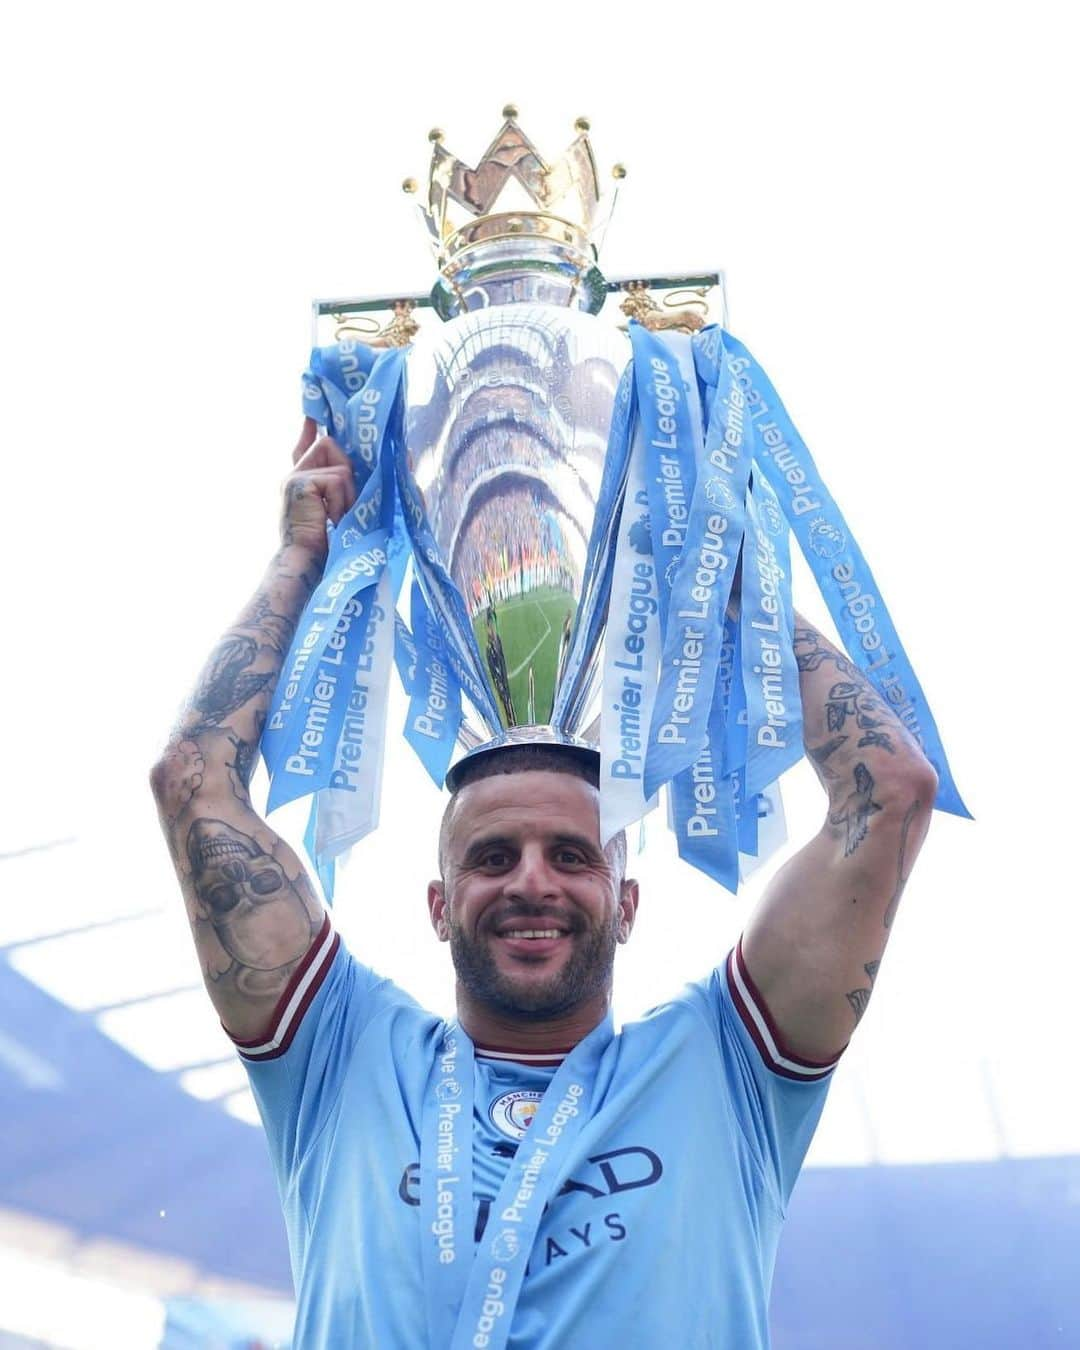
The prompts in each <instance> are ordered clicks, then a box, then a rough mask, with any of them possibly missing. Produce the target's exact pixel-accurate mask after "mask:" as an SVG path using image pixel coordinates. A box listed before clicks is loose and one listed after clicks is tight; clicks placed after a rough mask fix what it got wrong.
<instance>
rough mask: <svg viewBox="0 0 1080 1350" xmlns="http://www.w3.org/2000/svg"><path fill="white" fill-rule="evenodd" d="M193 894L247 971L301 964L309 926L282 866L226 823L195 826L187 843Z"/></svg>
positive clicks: (230, 952)
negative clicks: (295, 962) (291, 962)
mask: <svg viewBox="0 0 1080 1350" xmlns="http://www.w3.org/2000/svg"><path fill="white" fill-rule="evenodd" d="M187 854H188V861H189V862H190V863H191V879H192V884H193V886H194V888H195V894H196V895H197V896H198V898H199V901H200V903H201V904H202V905H203V906H204V908H205V909H206V910H207V912H208V914H209V916H210V922H211V924H212V925H213V928H214V932H215V933H216V934H217V936H218V941H219V942H220V943H221V945H222V947H224V949H225V951H226V952H227V953H228V955H229V956H230V957H232V959H233V960H234V961H235V962H236V963H237V965H238V966H244V967H246V968H247V969H249V970H277V969H279V968H280V967H281V966H284V965H287V964H288V963H289V962H290V961H297V960H299V959H300V957H301V956H303V954H304V953H305V951H307V948H308V945H309V943H310V942H311V920H310V917H309V915H308V912H307V909H306V908H305V906H304V902H303V899H302V898H301V896H300V893H299V891H297V889H296V887H295V886H294V885H293V884H292V882H291V881H290V880H289V878H288V877H287V876H286V875H285V870H284V868H283V867H282V866H281V864H280V863H279V862H278V861H277V859H276V858H274V857H273V856H272V855H271V854H269V853H266V852H265V851H264V850H263V849H261V848H260V847H259V845H258V844H257V843H256V842H255V840H254V839H252V838H251V836H250V835H246V834H241V833H240V831H239V830H234V829H233V827H232V826H231V825H227V824H226V823H225V822H224V821H223V820H197V821H196V822H195V823H194V825H192V827H191V832H190V834H189V835H188V841H187Z"/></svg>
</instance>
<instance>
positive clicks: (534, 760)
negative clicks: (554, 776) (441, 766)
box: [451, 743, 600, 797]
mask: <svg viewBox="0 0 1080 1350" xmlns="http://www.w3.org/2000/svg"><path fill="white" fill-rule="evenodd" d="M499 773H570V774H573V775H574V776H575V777H577V778H583V779H584V780H585V782H586V783H591V784H592V786H593V787H594V788H599V786H600V756H599V755H592V754H579V753H577V752H575V750H574V749H573V748H572V747H567V746H562V745H545V744H543V743H541V744H539V745H508V746H506V747H505V749H499V750H492V751H490V752H489V753H488V754H486V755H475V756H472V757H471V758H466V759H464V760H462V761H461V763H460V764H458V765H457V766H456V779H455V782H454V788H453V792H452V794H451V795H452V796H453V797H456V796H457V794H458V793H459V792H460V791H461V789H462V788H463V787H467V786H468V785H469V784H470V783H478V782H479V781H480V779H481V778H494V777H495V775H496V774H499Z"/></svg>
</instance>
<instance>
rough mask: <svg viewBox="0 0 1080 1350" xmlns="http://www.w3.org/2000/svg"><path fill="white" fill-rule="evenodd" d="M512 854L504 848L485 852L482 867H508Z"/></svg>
mask: <svg viewBox="0 0 1080 1350" xmlns="http://www.w3.org/2000/svg"><path fill="white" fill-rule="evenodd" d="M509 862H510V855H509V853H507V851H506V850H505V849H503V848H496V849H492V850H491V851H490V852H488V853H485V854H484V856H483V858H482V859H481V866H482V867H506V866H508V865H509Z"/></svg>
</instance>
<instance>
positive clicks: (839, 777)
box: [742, 616, 937, 1063]
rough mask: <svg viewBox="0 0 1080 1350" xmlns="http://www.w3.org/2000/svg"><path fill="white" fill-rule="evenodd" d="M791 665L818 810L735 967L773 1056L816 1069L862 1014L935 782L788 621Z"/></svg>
mask: <svg viewBox="0 0 1080 1350" xmlns="http://www.w3.org/2000/svg"><path fill="white" fill-rule="evenodd" d="M795 655H796V658H797V660H798V665H799V672H800V676H799V685H800V691H801V694H802V704H803V726H804V732H803V734H804V739H805V742H806V753H807V756H808V758H809V759H810V761H811V763H812V764H813V765H814V768H815V770H816V771H817V774H818V777H819V778H820V779H821V782H822V785H823V786H824V788H825V790H826V792H827V793H828V795H829V807H828V812H827V815H826V818H825V823H824V825H823V826H822V828H821V831H820V832H819V833H818V834H817V835H816V836H815V838H814V839H813V840H811V842H810V843H809V844H808V845H807V846H806V847H805V848H803V849H801V850H800V851H799V852H798V853H797V854H796V855H795V856H794V857H793V858H792V859H791V860H790V861H789V862H788V863H787V864H785V866H784V867H782V868H781V869H780V871H779V872H778V873H777V874H776V876H775V877H774V878H773V880H772V882H771V883H770V885H769V887H768V889H767V890H766V892H765V895H764V896H763V897H762V899H761V901H760V903H759V905H758V906H757V908H756V909H755V911H754V913H753V915H752V916H751V918H750V921H749V923H748V925H747V927H746V930H745V932H744V933H743V937H742V957H743V962H744V964H745V966H746V970H747V973H748V974H749V976H750V978H751V980H752V981H753V983H754V985H755V986H756V988H757V991H758V993H759V994H760V995H761V998H762V1000H763V1002H764V1004H765V1006H766V1007H767V1008H768V1010H769V1012H770V1014H771V1016H772V1019H773V1021H774V1023H775V1024H776V1029H777V1031H778V1032H779V1033H780V1036H781V1037H782V1038H783V1041H784V1045H785V1048H786V1049H787V1050H789V1051H790V1052H791V1053H792V1054H794V1055H797V1056H800V1057H801V1058H803V1059H807V1060H811V1061H814V1062H818V1063H825V1062H828V1061H831V1060H832V1059H835V1057H836V1056H837V1055H838V1054H839V1053H840V1051H841V1050H843V1049H844V1047H845V1046H846V1045H847V1042H848V1040H849V1038H850V1036H851V1032H852V1030H853V1029H854V1027H855V1025H856V1024H857V1023H858V1021H859V1019H860V1018H861V1017H862V1014H863V1012H864V1011H865V1009H866V1004H867V1002H868V1000H869V998H870V992H871V990H872V989H873V986H874V981H875V979H876V978H877V972H878V965H879V964H880V961H881V957H882V953H883V952H884V950H885V944H886V942H887V941H888V939H889V932H890V929H891V927H892V922H893V918H894V916H895V914H896V906H897V904H898V903H899V900H900V895H901V892H902V891H903V888H904V883H905V882H906V880H907V878H908V874H909V872H910V871H911V866H912V864H913V863H914V861H915V857H916V855H917V853H918V851H919V848H920V847H921V845H922V842H923V839H924V838H925V836H926V831H927V828H928V826H929V822H930V814H931V810H932V808H933V802H934V795H935V793H936V791H937V775H936V774H935V772H934V770H933V768H932V767H931V765H930V764H929V763H928V762H927V760H926V759H925V758H924V756H923V754H922V751H921V750H920V749H919V747H918V745H917V744H916V742H915V741H914V739H913V738H912V737H911V736H910V734H909V733H908V731H907V730H906V728H905V727H904V725H903V723H902V722H901V721H900V719H899V718H898V717H897V716H896V714H895V713H894V712H893V711H892V709H891V708H890V707H889V706H888V705H887V704H886V703H885V702H884V701H883V700H882V699H881V698H879V697H878V695H877V693H876V692H875V691H874V689H873V688H872V686H871V685H870V684H869V683H868V681H867V680H866V679H865V678H864V677H863V676H862V674H861V673H860V672H859V670H858V669H857V668H856V667H855V666H854V665H853V664H852V663H851V662H850V661H848V660H847V658H846V657H845V656H843V654H842V653H840V652H839V651H837V649H836V648H835V647H834V646H833V645H832V644H831V643H830V642H828V641H827V640H826V639H825V638H824V637H823V636H822V635H821V633H819V632H818V631H817V629H816V628H814V627H813V626H812V625H810V624H808V623H807V622H806V620H805V619H802V618H799V617H798V616H797V617H796V620H795Z"/></svg>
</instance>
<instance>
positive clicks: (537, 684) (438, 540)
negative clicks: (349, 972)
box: [262, 107, 966, 892]
mask: <svg viewBox="0 0 1080 1350" xmlns="http://www.w3.org/2000/svg"><path fill="white" fill-rule="evenodd" d="M503 118H504V121H503V124H502V127H501V128H500V130H499V132H498V134H497V135H496V137H495V139H494V140H493V141H492V143H491V145H490V146H489V147H488V149H487V151H486V152H485V154H484V156H483V157H482V159H481V160H480V162H479V164H478V165H477V167H476V168H472V167H470V166H469V165H468V164H466V163H465V162H464V161H462V160H460V159H457V158H456V157H455V156H453V155H452V154H451V153H449V151H448V150H447V149H446V148H445V146H444V144H443V135H442V133H441V132H439V131H433V132H432V133H431V141H432V144H433V154H432V161H431V170H430V175H429V183H428V192H427V200H426V204H424V205H423V206H422V207H421V211H422V214H423V217H424V220H425V222H426V224H427V227H428V229H429V231H430V234H431V237H432V240H433V242H434V245H435V252H436V256H437V260H438V266H439V272H440V275H439V279H438V281H437V282H436V284H435V287H434V290H433V291H432V292H431V293H430V295H423V296H420V295H413V296H400V295H398V296H392V297H388V296H379V297H371V298H366V299H351V300H332V301H322V302H318V303H317V304H316V306H315V316H316V324H317V341H318V339H319V337H320V331H319V330H320V329H321V328H322V327H324V326H325V325H326V324H328V323H329V324H331V325H332V333H331V334H330V336H331V339H332V340H331V341H329V342H324V343H322V345H316V347H315V349H314V350H313V352H312V357H311V364H310V368H309V370H308V372H307V373H306V375H305V377H304V409H305V412H306V414H307V415H308V416H311V417H314V418H315V419H316V420H317V421H319V422H320V423H322V424H323V425H325V426H326V427H327V428H328V429H329V430H330V432H331V433H332V434H333V435H334V436H335V438H336V439H337V440H338V441H339V443H340V444H342V446H343V448H344V449H345V450H346V452H347V453H348V455H349V457H350V460H351V462H352V465H353V469H354V473H355V477H356V484H357V489H358V493H357V500H356V504H355V506H354V507H353V508H352V510H351V511H350V512H349V513H348V515H347V516H346V517H345V518H344V519H343V520H342V521H341V522H340V524H339V525H338V527H337V528H336V529H335V530H334V532H333V537H332V539H331V543H330V553H329V558H328V561H327V566H326V571H325V575H324V577H323V581H322V583H321V585H320V586H319V588H318V589H317V591H316V592H315V594H314V595H313V596H312V598H311V601H310V602H309V605H308V607H307V609H306V611H305V613H304V616H303V618H302V620H301V622H300V624H299V626H298V629H297V634H296V638H295V640H294V643H293V647H292V649H291V651H290V653H289V656H288V659H287V660H286V663H285V666H284V669H283V673H282V676H281V680H280V683H279V685H278V688H277V691H276V693H275V696H274V700H273V703H272V705H271V715H270V718H269V721H268V723H267V728H266V731H265V734H264V738H263V745H262V749H263V753H264V757H265V759H266V762H267V766H268V769H269V771H270V776H271V791H270V800H269V803H268V809H273V808H275V807H276V806H279V805H282V804H283V803H284V802H286V801H289V800H292V799H294V798H297V797H300V796H304V795H307V794H315V801H314V806H313V812H312V820H311V826H310V828H309V833H308V841H307V842H308V847H309V850H310V851H311V853H312V856H313V858H314V860H315V862H316V865H317V866H318V868H319V871H320V875H321V876H322V879H323V883H324V886H325V887H326V889H327V891H328V892H329V891H330V890H331V889H332V877H333V866H332V863H333V859H334V857H335V856H337V855H338V854H340V853H342V852H343V851H344V850H345V849H347V848H348V847H349V846H350V845H351V844H352V843H354V842H356V840H358V839H360V838H361V837H363V835H364V834H366V833H367V832H368V831H369V830H370V829H372V828H374V826H375V825H376V824H377V821H378V801H379V789H380V779H381V772H382V757H383V749H384V744H385V720H386V695H387V688H388V684H389V679H390V667H391V665H392V664H396V666H397V669H398V672H399V675H400V677H401V680H402V683H403V685H404V688H405V691H406V693H407V695H408V696H409V700H410V702H409V712H408V717H407V720H406V727H405V736H406V739H407V740H408V741H409V742H410V744H411V745H412V746H413V748H414V749H415V750H416V752H417V753H418V754H419V756H420V758H421V759H422V761H423V763H424V764H425V766H426V768H427V769H428V771H429V772H430V774H431V776H432V778H433V779H434V781H435V783H436V784H437V785H438V786H440V787H441V786H442V784H443V782H444V780H447V781H449V782H450V783H451V784H452V782H453V775H454V768H453V767H451V759H452V758H453V755H454V751H455V748H456V747H458V746H460V747H462V748H463V749H464V750H465V752H466V754H469V755H477V754H486V753H492V752H494V751H496V750H498V749H499V748H501V747H502V746H505V745H507V744H515V743H522V742H530V741H544V742H548V743H557V744H560V745H562V746H564V747H565V748H566V752H567V753H568V754H580V755H589V756H593V757H595V756H596V755H597V753H599V757H600V764H601V832H602V834H603V837H604V839H605V840H606V839H607V838H609V837H610V836H611V835H612V834H613V833H614V832H615V831H616V830H618V829H620V828H622V827H623V826H625V825H628V824H630V823H632V822H633V821H634V820H636V819H638V818H640V817H641V816H642V815H643V814H644V813H645V812H646V811H647V810H648V809H649V808H650V806H652V805H653V804H655V802H656V799H657V793H658V790H659V789H660V788H661V787H664V786H666V787H667V788H668V792H669V806H670V811H669V819H670V821H671V824H672V827H673V828H674V829H675V831H676V834H677V836H678V843H679V851H680V854H681V855H682V856H683V857H684V858H686V859H687V860H688V861H690V862H691V863H692V864H694V865H695V866H697V867H699V868H701V869H702V870H704V871H705V872H707V873H708V874H709V875H710V876H713V877H715V878H716V879H717V880H719V881H720V882H721V883H722V884H723V885H725V886H727V887H728V888H729V889H731V890H735V889H736V887H737V885H738V881H739V877H740V868H742V870H743V872H745V870H746V868H747V866H748V865H752V860H754V859H760V858H763V857H764V856H765V855H766V854H767V853H769V852H770V851H771V850H772V849H773V848H775V846H776V845H777V844H778V843H779V842H780V841H781V839H782V838H783V815H782V810H781V807H780V797H779V790H778V785H777V780H778V779H779V777H780V775H781V774H782V773H783V771H784V770H785V769H787V768H789V767H790V766H791V765H792V764H793V763H795V761H796V760H797V759H798V758H799V757H800V756H801V754H802V735H801V710H800V703H799V685H798V669H797V665H796V660H795V653H794V649H793V610H792V604H791V589H790V565H789V537H790V534H791V533H794V535H795V537H796V539H797V541H798V543H799V545H800V547H801V548H802V550H803V552H804V554H805V555H806V558H807V560H808V562H809V563H810V565H811V568H812V569H813V571H814V575H815V577H816V578H817V581H818V584H819V586H820V587H821V590H822V594H823V595H824V597H825V600H826V602H827V603H828V605H829V609H830V611H831V613H832V615H833V618H834V620H835V622H836V624H837V627H838V629H839V631H840V633H841V636H842V638H843V640H844V642H845V645H846V647H847V650H848V653H849V656H850V658H851V659H852V661H853V662H855V663H856V664H857V665H858V666H859V667H860V668H861V669H862V670H863V672H864V673H865V674H866V675H867V677H868V678H869V679H870V680H871V681H872V682H873V683H874V685H875V686H876V688H877V689H878V691H879V693H880V694H881V696H882V697H883V698H885V699H887V700H888V702H889V703H890V705H891V706H892V707H893V708H894V709H895V710H896V711H897V712H898V713H899V715H900V716H901V717H902V719H903V720H904V722H905V723H906V725H907V726H908V728H909V729H910V730H911V732H912V734H913V735H915V736H916V737H917V738H918V739H919V741H920V743H921V744H922V746H923V749H924V751H925V753H926V754H927V756H928V758H929V759H930V760H931V762H932V763H933V764H934V767H935V768H936V769H937V772H938V775H939V779H940V784H941V787H940V791H939V796H938V801H937V805H938V806H940V807H942V808H943V809H945V810H949V811H953V812H956V813H958V814H966V811H965V809H964V807H963V804H962V802H961V801H960V798H959V796H958V794H957V792H956V789H955V787H954V785H953V781H952V778H951V775H950V773H949V769H948V764H947V762H946V760H945V755H944V751H943V750H942V748H941V744H940V740H939V738H938V735H937V730H936V727H935V725H934V722H933V718H932V716H931V714H930V710H929V708H928V706H927V704H926V700H925V697H924V696H923V693H922V690H921V688H920V687H919V684H918V682H917V680H916V679H915V676H914V673H913V672H912V670H911V668H910V665H909V664H908V662H907V659H906V657H905V655H904V652H903V648H902V647H901V645H900V642H899V639H898V637H897V635H896V632H895V629H894V628H893V626H892V623H891V621H890V620H889V616H888V612H887V610H886V609H885V606H884V603H883V601H882V598H881V595H880V592H879V591H878V589H877V587H876V585H875V583H874V580H873V577H872V575H871V574H870V571H869V569H868V567H867V565H866V562H865V560H864V558H863V556H862V553H861V552H860V550H859V548H858V546H857V544H856V543H855V540H854V538H853V537H852V535H851V532H850V530H849V528H848V526H847V523H846V522H845V521H844V519H843V517H842V515H841V514H840V512H839V509H838V508H837V506H836V503H835V501H834V500H833V498H832V497H831V495H830V494H829V492H828V491H827V489H826V488H825V486H824V484H823V483H822V481H821V478H820V476H819V474H818V472H817V469H816V467H815V465H814V463H813V460H812V459H811V457H810V454H809V452H808V451H807V449H806V446H805V445H804V443H803V441H802V439H801V438H800V437H799V434H798V432H797V431H796V429H795V427H794V425H793V423H792V422H791V420H790V418H789V417H788V415H787V412H786V411H785V409H784V407H783V404H782V403H781V402H780V400H779V398H778V397H777V395H776V393H775V390H774V389H773V387H772V385H771V384H770V382H769V380H768V378H767V377H766V376H765V374H764V372H763V371H762V370H761V368H760V366H758V364H757V363H756V361H755V360H754V358H753V357H752V356H751V355H750V353H749V352H748V351H747V350H746V348H745V347H744V346H743V345H742V344H741V343H739V342H738V341H737V340H736V339H735V338H733V337H732V336H731V335H730V334H729V333H728V332H727V331H726V330H725V328H724V327H722V326H720V325H717V324H710V323H708V322H707V317H708V307H709V301H710V300H711V299H713V298H714V297H719V298H720V300H721V308H722V295H723V287H722V281H721V277H720V275H719V273H713V274H708V275H705V274H694V275H687V274H684V275H678V274H675V273H673V274H672V275H670V276H666V277H640V276H639V277H634V278H621V279H614V280H608V279H605V278H604V277H603V276H602V275H601V273H600V271H599V270H598V267H597V249H596V245H595V242H594V241H595V239H596V236H597V234H598V233H599V231H600V230H601V229H602V228H603V226H604V225H605V223H606V219H607V216H608V215H609V214H610V206H609V204H607V203H605V202H604V201H603V199H602V196H601V191H600V178H599V175H598V173H597V167H596V162H595V160H594V157H593V153H592V150H591V147H590V144H589V139H588V130H589V125H588V123H587V122H586V121H585V119H579V120H578V122H577V123H576V124H575V130H576V132H577V135H576V137H575V139H574V141H573V143H572V144H571V146H570V148H569V150H568V151H567V152H566V154H565V155H564V156H563V158H562V159H560V160H559V161H557V162H556V163H548V162H547V161H546V160H544V159H543V158H542V157H541V155H540V154H539V152H538V151H537V149H536V148H535V147H534V146H533V144H532V143H531V142H530V141H529V139H528V138H527V137H526V136H525V135H524V133H523V132H522V130H521V128H520V127H519V125H518V122H517V110H516V109H515V108H513V107H507V108H505V109H504V110H503ZM621 177H622V170H621V169H620V168H619V167H618V166H616V169H615V178H616V180H618V179H619V178H621ZM404 186H405V189H406V191H409V192H415V191H416V190H417V185H416V184H415V182H414V181H413V180H406V183H405V185H404ZM379 311H382V312H383V313H384V314H387V315H388V320H387V321H386V322H385V323H382V324H380V323H379V322H378V321H377V320H376V319H375V318H374V317H373V316H374V315H376V314H377V313H378V312H379ZM720 317H721V319H723V315H722V314H721V316H720ZM736 576H738V581H737V582H736ZM406 597H407V600H408V606H407V608H408V621H406V619H405V618H404V617H403V616H402V614H401V613H400V612H399V607H401V608H404V602H405V599H406ZM455 767H456V766H455ZM740 860H741V862H740Z"/></svg>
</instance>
